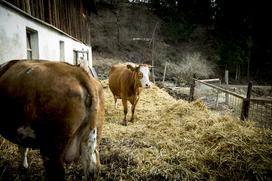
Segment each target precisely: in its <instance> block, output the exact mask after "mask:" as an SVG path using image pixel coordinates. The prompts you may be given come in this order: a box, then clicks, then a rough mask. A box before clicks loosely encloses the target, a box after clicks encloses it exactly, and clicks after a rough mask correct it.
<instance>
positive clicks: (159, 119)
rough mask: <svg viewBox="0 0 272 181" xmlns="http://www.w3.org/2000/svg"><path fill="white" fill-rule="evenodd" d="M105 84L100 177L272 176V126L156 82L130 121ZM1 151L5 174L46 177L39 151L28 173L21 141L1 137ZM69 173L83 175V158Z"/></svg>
mask: <svg viewBox="0 0 272 181" xmlns="http://www.w3.org/2000/svg"><path fill="white" fill-rule="evenodd" d="M102 85H103V86H104V91H105V100H106V105H105V106H106V120H105V125H104V130H103V131H104V132H103V139H102V145H101V151H100V152H101V162H102V164H103V165H102V171H101V177H100V180H272V131H271V130H270V129H264V128H257V127H254V122H253V121H247V122H242V121H240V120H239V119H237V118H233V117H231V116H229V115H222V113H220V114H219V113H216V112H212V111H210V110H208V109H207V107H206V106H205V104H204V103H203V102H201V101H195V102H192V103H188V102H186V101H182V100H175V99H174V98H173V97H171V96H170V95H169V94H168V93H166V92H165V91H163V90H162V89H160V88H158V87H156V86H152V87H151V88H150V89H145V90H143V91H142V93H141V95H140V96H141V97H140V100H139V102H138V105H137V107H136V112H135V120H134V122H133V123H131V122H129V123H128V126H127V127H126V126H123V125H122V124H121V123H122V119H123V107H122V105H121V101H120V100H119V105H118V107H117V109H115V108H114V101H113V96H112V94H111V92H110V91H109V88H108V83H107V80H104V81H102ZM128 118H130V112H129V115H128ZM0 152H1V154H0V157H1V161H0V180H1V179H5V180H6V179H7V178H11V179H12V180H21V178H25V177H27V178H30V179H31V180H40V179H42V180H43V179H44V171H43V166H42V161H41V158H40V155H39V153H38V152H37V151H31V153H30V159H31V160H30V169H31V170H30V171H29V172H28V174H26V173H25V172H23V173H22V171H21V170H20V169H19V161H20V159H19V157H18V153H17V148H16V146H14V145H13V144H11V143H10V142H8V141H6V140H4V139H3V138H1V139H0ZM13 163H14V164H13ZM66 173H67V174H66V176H67V179H68V180H80V179H82V175H83V174H82V169H81V166H80V164H79V163H75V164H72V165H69V166H68V165H67V167H66ZM19 174H20V175H21V176H18V175H19Z"/></svg>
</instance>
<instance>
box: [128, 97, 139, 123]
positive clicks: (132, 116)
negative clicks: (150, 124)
mask: <svg viewBox="0 0 272 181" xmlns="http://www.w3.org/2000/svg"><path fill="white" fill-rule="evenodd" d="M138 100H139V97H137V98H135V99H134V100H131V101H130V103H131V104H132V106H131V119H130V121H131V122H133V120H134V112H135V108H136V105H137V103H138Z"/></svg>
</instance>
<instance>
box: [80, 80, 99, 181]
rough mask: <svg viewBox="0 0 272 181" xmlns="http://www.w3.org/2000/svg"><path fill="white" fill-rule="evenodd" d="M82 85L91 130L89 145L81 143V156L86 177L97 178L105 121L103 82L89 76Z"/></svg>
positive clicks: (89, 132) (87, 119)
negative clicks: (84, 91) (100, 144)
mask: <svg viewBox="0 0 272 181" xmlns="http://www.w3.org/2000/svg"><path fill="white" fill-rule="evenodd" d="M84 77H85V76H84ZM81 85H82V86H83V87H84V88H85V90H86V94H85V107H86V119H85V121H87V122H88V125H89V131H87V132H88V136H87V139H88V140H87V145H84V144H82V145H81V156H82V163H83V167H84V173H85V177H86V178H87V179H90V178H91V179H93V178H96V177H97V176H98V175H99V172H100V159H99V149H98V146H99V142H100V139H101V132H102V125H103V121H104V98H103V90H102V86H101V84H100V83H99V82H98V81H96V80H95V79H93V78H92V77H89V76H88V77H85V80H83V81H81ZM85 121H84V122H85ZM83 139H84V138H83Z"/></svg>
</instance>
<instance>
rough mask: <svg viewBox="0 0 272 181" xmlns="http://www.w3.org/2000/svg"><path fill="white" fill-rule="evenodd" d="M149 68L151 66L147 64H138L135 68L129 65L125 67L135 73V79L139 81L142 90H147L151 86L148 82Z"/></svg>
mask: <svg viewBox="0 0 272 181" xmlns="http://www.w3.org/2000/svg"><path fill="white" fill-rule="evenodd" d="M150 67H151V66H150V65H147V64H140V65H135V66H134V65H131V64H128V65H127V68H128V69H130V70H131V71H135V72H136V73H137V78H138V79H139V81H140V83H141V86H142V87H144V88H148V87H150V86H151V82H150V80H149V75H150Z"/></svg>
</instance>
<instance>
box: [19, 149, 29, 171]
mask: <svg viewBox="0 0 272 181" xmlns="http://www.w3.org/2000/svg"><path fill="white" fill-rule="evenodd" d="M19 152H20V155H21V158H22V163H23V167H24V168H26V169H27V168H28V162H27V153H28V148H25V147H23V146H19Z"/></svg>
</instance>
